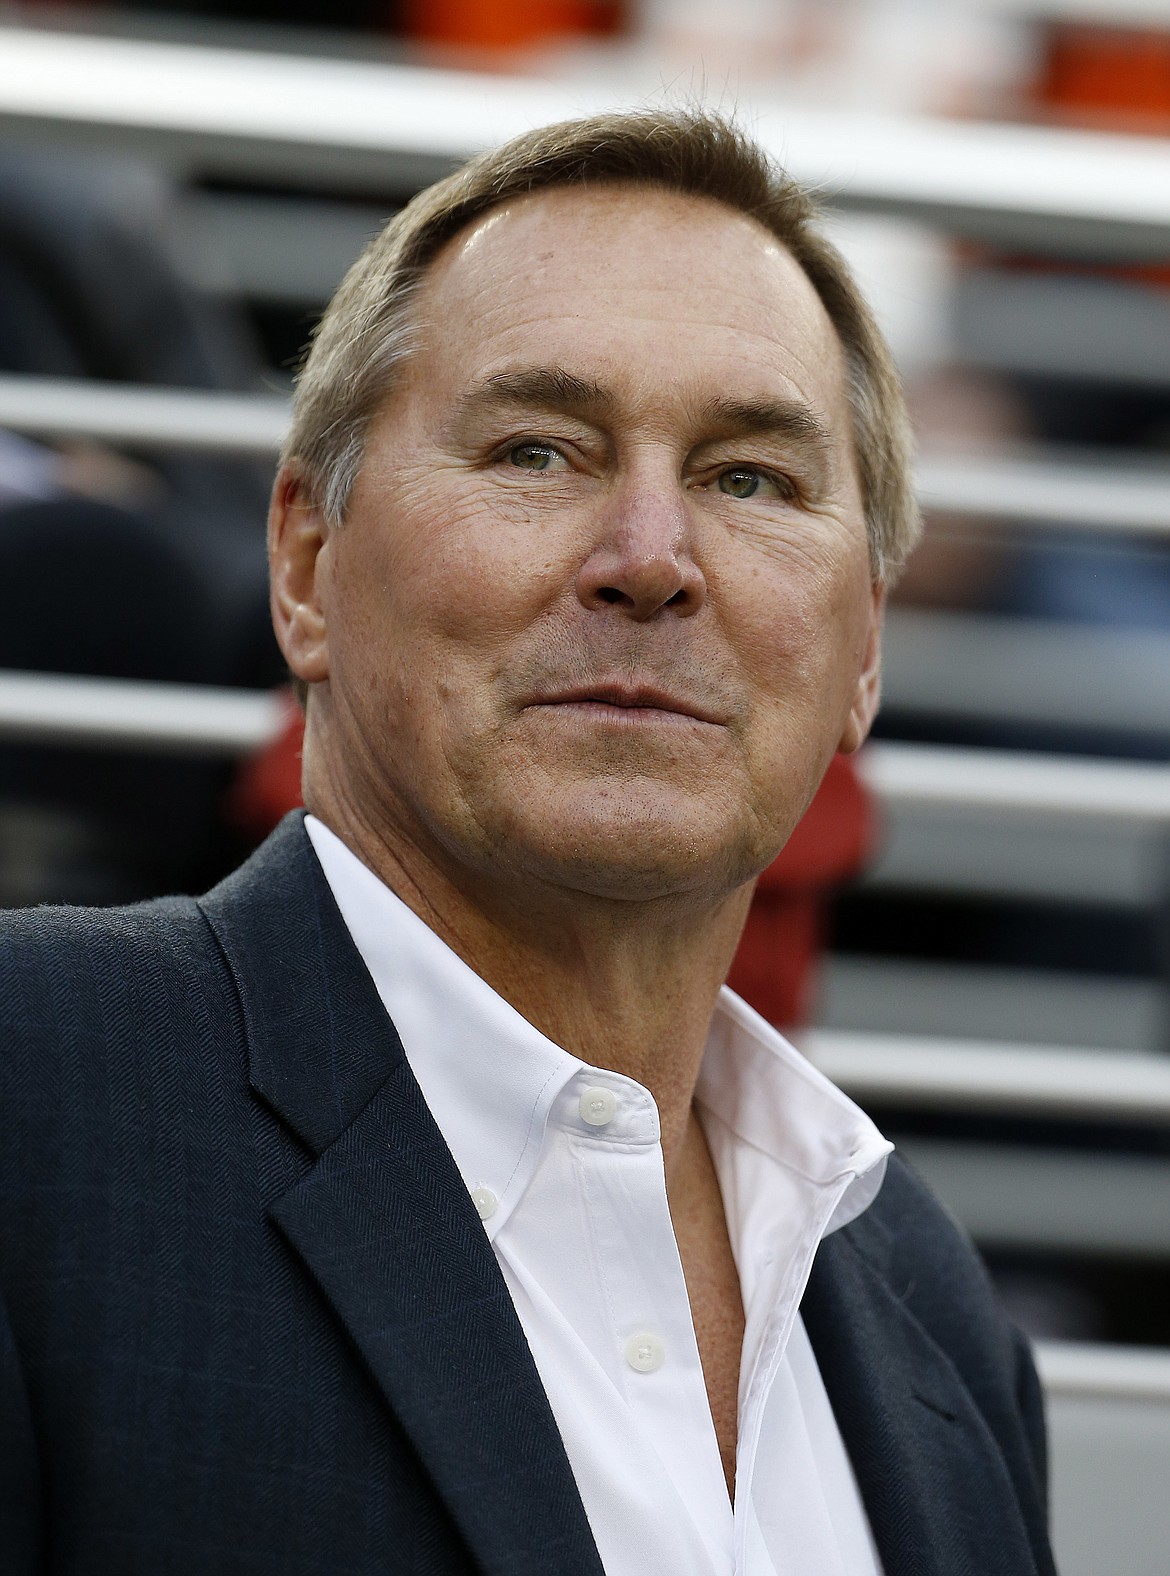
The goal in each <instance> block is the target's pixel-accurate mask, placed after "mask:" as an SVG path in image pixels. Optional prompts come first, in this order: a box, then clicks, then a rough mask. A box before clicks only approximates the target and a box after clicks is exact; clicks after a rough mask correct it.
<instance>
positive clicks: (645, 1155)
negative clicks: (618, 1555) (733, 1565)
mask: <svg viewBox="0 0 1170 1576" xmlns="http://www.w3.org/2000/svg"><path fill="white" fill-rule="evenodd" d="M550 1126H552V1127H555V1128H556V1129H557V1130H558V1132H559V1134H560V1135H561V1136H562V1137H563V1138H564V1140H565V1141H566V1142H567V1143H568V1144H569V1145H570V1148H571V1151H572V1154H573V1159H574V1164H575V1168H576V1171H577V1175H578V1178H579V1180H580V1184H581V1186H582V1188H583V1189H584V1192H585V1196H586V1198H587V1201H588V1211H587V1219H588V1222H589V1232H590V1236H591V1238H592V1249H593V1253H594V1255H595V1264H596V1270H597V1280H598V1284H599V1287H600V1288H601V1292H602V1295H603V1297H604V1299H605V1304H606V1310H605V1311H606V1316H607V1320H608V1324H609V1329H610V1349H611V1360H612V1370H611V1371H612V1377H613V1380H614V1383H615V1385H616V1387H617V1389H618V1390H619V1393H620V1394H621V1396H622V1398H623V1400H624V1402H625V1405H626V1407H627V1408H628V1411H629V1415H630V1418H631V1422H632V1423H633V1424H634V1426H635V1427H637V1428H638V1429H639V1432H643V1433H644V1437H645V1439H646V1441H647V1444H648V1445H649V1447H650V1448H652V1449H653V1450H654V1452H655V1454H656V1455H657V1456H658V1459H659V1461H660V1462H661V1465H662V1467H663V1470H664V1471H665V1473H666V1475H667V1477H668V1478H669V1480H670V1482H671V1484H672V1485H673V1487H674V1490H675V1492H676V1494H677V1496H678V1507H679V1515H680V1517H683V1518H685V1519H686V1520H688V1521H691V1522H692V1525H693V1526H694V1534H695V1538H696V1540H697V1541H698V1542H699V1543H701V1545H702V1546H703V1547H704V1548H705V1549H706V1553H707V1556H708V1559H709V1561H710V1568H711V1570H712V1571H726V1570H727V1569H728V1568H729V1563H730V1559H731V1539H732V1518H731V1506H730V1503H728V1504H727V1518H726V1525H725V1527H724V1528H723V1529H722V1531H723V1538H722V1541H721V1543H720V1544H719V1545H718V1546H714V1547H713V1546H712V1545H711V1543H710V1541H709V1540H710V1538H711V1536H712V1529H711V1528H710V1527H707V1526H702V1525H700V1524H697V1523H695V1522H694V1521H693V1518H692V1516H691V1512H690V1508H689V1507H690V1506H691V1505H692V1504H695V1503H703V1504H710V1502H711V1495H712V1492H713V1491H714V1493H715V1495H716V1497H717V1498H718V1497H722V1499H723V1500H724V1501H725V1502H726V1500H727V1493H726V1488H725V1486H724V1484H723V1469H722V1463H721V1460H720V1456H719V1448H718V1442H717V1440H716V1437H715V1430H714V1424H713V1422H712V1420H711V1411H710V1405H709V1402H708V1398H707V1390H706V1384H705V1381H704V1378H703V1369H702V1363H701V1361H700V1357H699V1350H698V1344H697V1341H696V1339H695V1330H694V1322H693V1320H692V1317H691V1308H690V1299H689V1296H688V1294H687V1288H686V1280H685V1277H684V1275H683V1269H682V1262H681V1260H680V1258H679V1253H678V1245H677V1242H676V1240H675V1236H674V1228H673V1224H672V1222H671V1218H670V1208H669V1204H668V1201H667V1196H666V1178H665V1169H664V1165H663V1157H662V1146H661V1140H660V1129H659V1121H658V1111H657V1107H656V1105H655V1103H654V1100H653V1097H652V1096H651V1095H650V1093H649V1091H648V1090H646V1089H644V1088H643V1087H642V1086H641V1085H640V1084H638V1083H636V1082H634V1081H633V1080H630V1079H625V1078H622V1077H620V1076H619V1075H617V1074H612V1073H599V1072H597V1071H596V1070H593V1069H588V1068H586V1069H584V1070H583V1072H582V1073H581V1074H580V1075H579V1077H578V1079H576V1080H574V1082H573V1084H571V1085H570V1086H568V1087H567V1088H566V1090H565V1091H564V1093H563V1094H562V1096H561V1098H560V1099H559V1100H558V1101H557V1102H556V1103H555V1104H554V1107H553V1111H552V1114H551V1117H550ZM672 1447H674V1448H672Z"/></svg>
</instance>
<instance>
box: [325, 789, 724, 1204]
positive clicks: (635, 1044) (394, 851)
mask: <svg viewBox="0 0 1170 1576" xmlns="http://www.w3.org/2000/svg"><path fill="white" fill-rule="evenodd" d="M306 802H307V803H308V805H309V807H310V809H311V810H312V812H313V814H315V815H316V816H317V817H318V818H319V819H320V820H321V821H323V822H324V823H325V824H326V825H327V826H328V827H329V828H330V830H331V831H333V832H335V833H336V834H337V836H338V837H340V838H341V839H342V841H343V842H344V843H346V845H347V846H348V847H349V848H350V849H351V850H352V852H353V853H355V854H356V855H357V857H358V858H359V859H361V860H362V862H363V863H364V864H365V865H367V866H368V868H369V869H371V870H372V871H373V872H374V874H375V875H377V876H378V877H379V878H380V879H381V880H382V881H383V882H385V884H386V885H387V886H388V887H389V888H390V889H391V890H392V891H393V892H394V893H395V894H396V895H397V896H398V897H399V898H401V899H402V901H403V902H404V903H406V904H407V906H408V907H409V908H411V909H412V910H413V911H414V912H415V913H416V914H417V915H418V916H419V917H420V918H421V919H422V920H423V921H424V922H425V923H426V924H427V925H429V926H430V928H431V929H432V930H433V931H435V933H436V934H437V935H438V936H439V937H440V938H441V939H442V940H443V941H444V942H446V944H447V945H448V946H449V947H451V949H452V950H453V951H454V952H455V953H457V954H458V955H459V956H460V957H461V958H462V959H463V961H464V962H465V963H467V964H468V965H469V966H470V967H471V968H473V969H474V970H475V972H476V973H477V974H479V976H480V977H481V978H482V979H484V980H485V981H486V982H487V983H488V984H489V985H490V986H491V987H492V988H493V990H495V991H497V992H498V993H499V995H501V996H502V997H503V998H504V999H505V1001H507V1002H509V1003H510V1005H512V1006H513V1007H515V1008H516V1010H517V1011H518V1012H519V1013H521V1014H522V1016H523V1017H525V1018H526V1019H527V1020H528V1021H529V1022H530V1023H532V1024H533V1025H534V1026H535V1027H536V1028H538V1029H539V1030H540V1031H541V1033H543V1034H545V1035H546V1036H547V1037H548V1038H549V1039H550V1040H552V1041H553V1042H554V1043H555V1044H557V1045H560V1046H561V1047H563V1049H565V1050H566V1051H568V1052H569V1053H570V1054H571V1055H573V1056H576V1057H579V1058H580V1059H581V1060H582V1061H583V1062H586V1063H588V1064H590V1065H591V1066H595V1067H605V1068H608V1069H610V1070H611V1071H613V1072H618V1073H621V1074H624V1075H625V1076H627V1077H630V1078H633V1079H635V1080H636V1081H637V1082H639V1083H640V1084H642V1085H643V1086H644V1087H645V1088H647V1089H648V1090H649V1091H650V1093H651V1094H652V1095H653V1096H654V1099H655V1102H656V1104H657V1106H658V1112H659V1119H660V1123H661V1129H662V1147H663V1156H664V1160H665V1164H666V1171H667V1180H668V1183H671V1182H672V1181H673V1180H674V1179H675V1176H676V1173H681V1172H682V1171H684V1170H685V1168H686V1163H687V1160H686V1157H687V1155H688V1154H689V1152H690V1149H689V1146H688V1143H687V1134H688V1128H689V1125H690V1122H691V1104H692V1100H693V1097H694V1092H695V1085H696V1083H697V1081H698V1076H699V1067H700V1063H701V1061H702V1057H703V1050H704V1047H705V1044H706V1040H707V1033H708V1029H709V1027H710V1022H711V1016H712V1013H713V1012H714V1009H715V1003H716V998H717V997H718V994H719V989H720V987H721V985H722V984H723V981H724V979H725V978H726V975H727V970H728V968H729V967H730V965H731V960H732V957H733V955H734V952H735V948H736V945H737V944H738V941H739V935H740V932H741V930H742V928H743V922H744V919H745V917H746V914H747V907H748V903H749V902H750V900H751V891H752V887H751V885H750V884H749V885H747V886H744V887H740V888H738V889H737V890H735V891H733V892H732V893H731V894H729V895H723V896H721V897H718V898H716V899H712V900H707V901H703V900H700V899H697V898H694V897H691V896H688V897H686V898H679V897H668V898H659V899H655V900H651V901H640V902H621V901H614V900H611V899H600V898H594V897H591V896H590V895H588V894H585V895H583V894H581V893H580V892H577V891H564V890H558V889H557V888H555V887H552V886H548V885H545V886H541V885H540V884H539V883H534V882H532V881H526V882H524V883H522V890H516V891H513V890H510V888H509V883H508V882H507V881H503V882H497V881H495V880H493V879H492V878H491V877H490V876H489V877H487V878H484V877H480V876H478V875H477V874H476V873H475V872H468V871H466V870H465V869H462V868H459V869H457V870H452V869H450V868H447V867H445V865H444V864H443V862H441V861H439V860H436V859H434V858H431V857H428V855H427V854H424V853H423V852H421V851H420V850H419V849H418V848H417V846H416V845H415V844H414V843H412V842H410V841H407V840H403V839H400V838H388V837H387V836H386V834H385V831H384V829H377V830H375V829H374V828H373V827H371V826H370V825H369V824H368V823H367V822H366V821H365V820H364V818H363V817H362V816H361V815H360V814H358V813H355V811H354V809H353V807H352V805H351V804H349V803H347V802H346V801H345V800H344V799H340V798H338V797H336V796H333V795H329V794H325V795H316V794H313V793H308V792H307V793H306Z"/></svg>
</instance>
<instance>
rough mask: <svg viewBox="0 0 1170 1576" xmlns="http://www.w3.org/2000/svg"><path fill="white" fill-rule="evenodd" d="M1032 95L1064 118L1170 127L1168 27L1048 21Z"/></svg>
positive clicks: (1131, 127)
mask: <svg viewBox="0 0 1170 1576" xmlns="http://www.w3.org/2000/svg"><path fill="white" fill-rule="evenodd" d="M1036 98H1037V99H1038V100H1039V102H1040V103H1041V104H1042V105H1043V106H1045V107H1046V108H1047V109H1049V110H1052V111H1056V112H1057V114H1058V115H1059V118H1060V119H1062V120H1065V121H1069V120H1072V121H1074V122H1076V123H1077V124H1081V125H1096V126H1112V127H1115V128H1117V129H1119V130H1129V131H1153V132H1159V131H1160V132H1170V29H1166V28H1158V29H1154V28H1139V27H1106V26H1093V25H1089V24H1084V23H1075V22H1054V23H1052V24H1051V25H1050V26H1049V28H1048V29H1047V33H1046V36H1045V50H1044V63H1043V67H1042V70H1041V73H1040V77H1039V80H1038V82H1037V84H1036Z"/></svg>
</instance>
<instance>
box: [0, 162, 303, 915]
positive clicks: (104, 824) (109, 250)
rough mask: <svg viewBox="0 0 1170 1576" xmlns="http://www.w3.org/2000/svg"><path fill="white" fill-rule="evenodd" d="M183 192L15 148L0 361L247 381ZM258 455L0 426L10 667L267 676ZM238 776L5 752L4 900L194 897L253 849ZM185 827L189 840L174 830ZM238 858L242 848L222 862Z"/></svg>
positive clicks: (185, 765)
mask: <svg viewBox="0 0 1170 1576" xmlns="http://www.w3.org/2000/svg"><path fill="white" fill-rule="evenodd" d="M191 251H192V249H191V247H190V246H189V245H187V244H186V238H185V234H184V231H183V227H182V225H181V222H180V217H179V213H178V205H177V202H176V194H175V192H174V190H173V188H172V186H171V184H170V183H169V182H168V181H167V180H165V179H164V178H163V177H161V176H160V175H159V174H158V173H157V172H155V171H154V170H153V169H151V168H150V167H149V166H147V165H142V164H139V163H137V162H135V161H133V160H129V159H126V158H119V157H115V156H110V155H100V154H90V155H88V156H80V157H79V156H77V155H68V156H66V155H64V154H60V153H56V152H52V151H47V150H31V149H23V150H21V149H13V148H9V149H6V150H5V151H4V152H3V153H2V154H0V371H2V372H4V373H20V374H30V375H33V376H40V377H51V378H64V379H93V380H98V381H102V382H110V383H129V384H135V385H161V386H164V387H177V388H198V389H209V390H216V389H224V390H246V389H250V388H256V387H258V386H259V385H260V382H261V364H260V358H259V354H258V352H257V349H256V346H255V344H254V343H253V340H252V336H251V334H250V332H249V330H248V327H247V325H246V323H245V321H244V319H243V315H242V313H240V312H239V311H237V310H235V309H234V308H233V307H232V306H231V305H230V304H229V303H228V302H227V301H226V300H223V299H215V298H213V297H212V296H211V294H210V292H209V291H208V290H206V289H205V288H203V287H202V284H201V281H200V280H199V279H198V278H197V277H196V276H195V270H194V268H193V265H192V257H191ZM266 493H267V485H266V478H265V475H264V471H263V469H262V468H261V467H259V466H257V465H255V464H254V463H252V462H250V461H240V460H236V459H225V458H221V457H213V456H208V455H187V454H182V453H160V454H152V455H150V456H149V458H148V457H146V456H133V457H131V456H127V455H126V454H122V453H119V452H116V451H115V450H113V449H112V448H109V447H106V446H103V445H99V444H95V443H92V442H87V443H78V442H69V443H56V444H48V443H41V442H34V441H32V440H30V439H28V438H25V437H22V436H19V435H17V434H14V433H7V432H0V571H2V572H3V575H4V580H5V584H6V585H8V586H9V587H10V588H13V589H14V591H15V595H13V597H12V599H11V604H10V607H9V611H8V616H7V617H6V618H5V620H4V625H3V629H2V630H0V668H10V669H19V670H24V671H32V672H51V673H61V674H74V675H81V676H86V677H104V678H114V679H142V680H155V681H159V682H171V683H177V684H218V685H229V686H232V685H238V686H244V687H254V686H256V687H258V686H263V685H267V684H271V683H274V682H276V681H277V679H278V678H279V676H280V673H281V668H280V663H279V655H278V653H277V651H276V648H275V646H274V644H273V642H272V639H271V633H270V630H269V629H268V618H267V572H266V563H265V554H264V546H263V529H262V526H263V518H264V510H265V500H266ZM227 780H228V768H227V767H226V766H225V765H224V764H223V763H220V762H216V761H214V760H199V759H188V760H174V759H170V760H168V759H162V758H153V759H152V758H149V757H147V758H146V759H143V757H142V755H141V754H139V753H137V752H128V753H122V752H117V751H112V752H103V753H100V754H95V753H94V752H93V751H84V750H81V751H74V750H66V749H61V748H37V747H32V746H28V745H20V744H11V743H6V744H5V745H4V746H3V747H0V902H2V903H8V904H12V903H35V902H46V901H61V900H62V899H68V900H70V901H75V902H76V901H89V902H106V903H108V902H125V901H128V900H131V899H134V898H138V897H144V896H148V895H153V894H156V893H158V892H160V891H167V890H169V889H173V888H176V887H179V888H183V889H187V890H190V889H192V888H194V889H196V890H197V889H198V887H199V886H202V885H204V884H206V882H207V881H208V880H213V879H215V876H216V875H218V874H219V873H220V872H222V870H223V869H225V868H230V865H231V864H232V863H234V861H235V859H237V858H238V857H239V852H240V846H241V845H240V843H239V840H238V839H236V838H234V837H233V836H232V834H231V833H230V831H229V829H228V828H227V826H226V823H225V821H224V819H223V816H222V813H221V811H220V808H219V805H220V800H221V798H222V795H223V793H224V790H225V787H226V784H227ZM178 826H181V827H182V828H183V831H182V835H181V836H177V835H176V827H178ZM225 853H226V854H227V857H225Z"/></svg>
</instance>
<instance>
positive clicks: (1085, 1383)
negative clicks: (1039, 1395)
mask: <svg viewBox="0 0 1170 1576" xmlns="http://www.w3.org/2000/svg"><path fill="white" fill-rule="evenodd" d="M1035 1351H1036V1366H1037V1368H1038V1369H1039V1370H1040V1378H1041V1380H1042V1381H1043V1383H1044V1388H1045V1390H1046V1391H1047V1392H1048V1395H1049V1397H1054V1396H1070V1397H1071V1396H1084V1397H1090V1396H1094V1397H1100V1398H1102V1399H1105V1398H1110V1399H1117V1400H1123V1399H1124V1400H1141V1401H1160V1402H1170V1351H1166V1350H1163V1349H1162V1348H1160V1347H1150V1346H1104V1345H1097V1344H1093V1343H1089V1342H1080V1341H1039V1342H1037V1344H1036V1348H1035Z"/></svg>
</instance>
